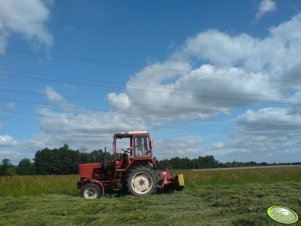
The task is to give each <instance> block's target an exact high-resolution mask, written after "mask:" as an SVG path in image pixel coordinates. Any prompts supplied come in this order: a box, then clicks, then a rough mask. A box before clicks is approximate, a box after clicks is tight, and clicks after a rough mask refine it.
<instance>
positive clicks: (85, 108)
mask: <svg viewBox="0 0 301 226" xmlns="http://www.w3.org/2000/svg"><path fill="white" fill-rule="evenodd" d="M1 100H2V101H11V102H19V103H27V104H34V105H44V106H50V107H58V108H65V109H79V110H89V111H107V110H108V109H105V108H89V107H79V106H73V105H72V104H69V103H63V104H53V103H42V102H36V101H28V100H19V99H15V98H3V97H0V101H1ZM145 106H147V107H153V105H145ZM156 107H162V108H175V109H183V110H198V111H204V112H206V113H207V112H213V113H216V112H220V113H225V111H222V110H218V109H214V110H213V109H199V108H179V107H171V106H156ZM163 110H164V109H163ZM107 112H115V113H124V114H132V113H133V111H125V110H123V111H116V110H109V111H107ZM161 113H162V112H161ZM231 113H233V114H234V113H235V114H242V112H239V111H232V112H231ZM167 114H169V112H167ZM204 114H205V113H204ZM250 114H251V115H252V114H254V115H255V114H256V112H254V113H248V115H250ZM269 115H279V114H278V113H274V112H273V113H269ZM127 117H129V118H137V117H136V116H131V115H130V116H127ZM206 121H209V120H206Z"/></svg>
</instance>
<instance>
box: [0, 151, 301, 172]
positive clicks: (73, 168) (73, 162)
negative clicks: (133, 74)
mask: <svg viewBox="0 0 301 226" xmlns="http://www.w3.org/2000/svg"><path fill="white" fill-rule="evenodd" d="M106 154H107V156H108V158H109V160H112V159H113V155H112V154H111V153H106ZM104 155H105V152H104V151H103V150H101V149H98V150H94V151H92V152H90V153H86V152H81V151H79V150H72V149H70V148H69V146H68V145H64V146H63V147H61V148H53V149H50V148H44V149H42V150H38V151H37V152H36V153H35V158H34V159H33V161H31V160H30V159H27V158H24V159H22V160H21V161H20V162H19V164H18V165H13V164H12V163H11V161H10V160H9V159H3V160H2V161H1V163H0V176H11V175H36V174H39V175H50V174H57V175H63V174H78V171H79V168H78V165H79V164H83V163H90V162H91V163H92V162H102V161H103V159H104ZM297 164H298V165H301V162H294V163H272V164H268V163H266V162H261V163H257V162H254V161H250V162H236V161H233V162H226V163H222V162H219V161H217V160H216V159H215V158H214V157H213V156H212V155H208V156H204V157H202V156H199V157H198V158H194V159H189V158H179V157H175V158H171V159H164V160H157V166H158V168H159V169H164V168H172V169H208V168H229V167H247V166H268V165H297Z"/></svg>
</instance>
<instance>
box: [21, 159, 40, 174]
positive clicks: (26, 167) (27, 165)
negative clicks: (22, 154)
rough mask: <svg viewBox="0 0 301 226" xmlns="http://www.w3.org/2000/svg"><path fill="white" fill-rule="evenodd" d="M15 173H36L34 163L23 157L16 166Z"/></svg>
mask: <svg viewBox="0 0 301 226" xmlns="http://www.w3.org/2000/svg"><path fill="white" fill-rule="evenodd" d="M17 174H19V175H34V174H36V169H35V165H34V163H32V162H31V161H30V160H29V159H27V158H25V159H22V160H21V161H20V162H19V165H18V166H17Z"/></svg>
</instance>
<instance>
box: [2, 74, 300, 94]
mask: <svg viewBox="0 0 301 226" xmlns="http://www.w3.org/2000/svg"><path fill="white" fill-rule="evenodd" d="M0 71H3V72H6V73H9V74H11V73H12V75H15V74H14V73H21V74H33V75H41V76H46V78H48V77H51V78H53V77H55V78H65V79H71V80H74V79H76V80H80V81H88V82H99V83H108V84H119V85H122V86H125V84H124V83H122V82H116V81H107V80H98V79H87V78H83V77H70V76H64V75H58V74H49V73H40V72H30V71H24V70H11V69H7V68H0ZM202 75H212V74H209V73H202ZM235 76H236V75H235ZM216 77H218V78H223V79H225V78H226V77H224V76H219V75H214V78H216ZM244 79H251V78H250V77H245V78H244ZM68 81H69V80H68ZM276 81H281V82H284V81H286V80H276ZM300 81H301V80H292V81H291V82H292V83H296V82H300ZM71 82H72V81H71ZM136 84H138V85H136ZM134 87H138V88H143V89H144V88H145V83H143V84H142V83H135V82H134ZM156 87H158V86H152V88H156ZM118 88H119V89H124V88H123V87H118ZM158 88H159V91H161V92H162V87H158ZM165 90H170V91H174V90H173V89H170V88H164V91H165ZM177 90H180V91H195V92H206V93H208V92H209V93H221V94H230V95H244V96H255V97H270V98H278V97H275V96H267V95H264V96H263V95H258V94H245V93H236V92H219V91H212V90H200V89H178V88H177ZM155 91H158V90H155ZM181 94H182V93H181Z"/></svg>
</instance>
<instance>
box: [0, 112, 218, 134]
mask: <svg viewBox="0 0 301 226" xmlns="http://www.w3.org/2000/svg"><path fill="white" fill-rule="evenodd" d="M0 113H8V114H19V115H26V116H31V117H36V116H39V117H45V118H57V119H68V120H75V121H81V122H98V123H104V122H108V121H107V120H106V121H101V120H91V119H80V118H74V117H65V116H64V117H63V116H57V115H47V114H41V113H28V112H19V111H8V110H1V111H0ZM215 123H216V124H221V123H220V122H215ZM126 125H131V126H138V127H140V126H141V124H134V123H126ZM147 127H149V128H151V127H153V128H156V127H157V126H156V125H150V126H146V127H144V128H145V130H146V128H147ZM165 128H166V129H174V130H187V129H186V128H179V127H178V128H177V127H172V126H163V127H160V128H158V129H165ZM204 129H206V130H208V128H202V129H201V128H189V130H193V131H202V130H204Z"/></svg>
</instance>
